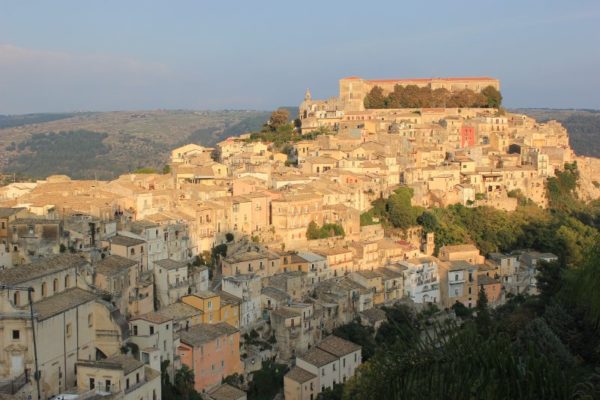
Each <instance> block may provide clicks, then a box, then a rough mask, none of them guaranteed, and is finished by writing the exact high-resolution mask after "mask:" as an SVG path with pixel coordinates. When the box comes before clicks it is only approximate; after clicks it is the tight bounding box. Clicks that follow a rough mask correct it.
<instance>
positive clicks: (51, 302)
mask: <svg viewBox="0 0 600 400" xmlns="http://www.w3.org/2000/svg"><path fill="white" fill-rule="evenodd" d="M96 298H97V296H96V294H94V293H92V292H88V291H86V290H83V289H79V288H73V289H68V290H65V291H64V292H61V293H58V294H55V295H53V296H50V297H47V298H45V299H43V300H40V301H38V302H36V303H33V312H34V313H35V314H37V319H38V320H44V319H48V318H50V317H53V316H55V315H58V314H61V313H63V312H65V311H67V310H70V309H71V308H73V307H76V306H79V305H81V304H85V303H89V302H91V301H94V300H96Z"/></svg>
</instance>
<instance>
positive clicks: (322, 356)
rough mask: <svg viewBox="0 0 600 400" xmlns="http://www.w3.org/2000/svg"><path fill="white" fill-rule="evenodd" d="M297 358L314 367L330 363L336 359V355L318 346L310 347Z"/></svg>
mask: <svg viewBox="0 0 600 400" xmlns="http://www.w3.org/2000/svg"><path fill="white" fill-rule="evenodd" d="M298 358H300V359H302V360H304V361H306V362H307V363H309V364H311V365H314V366H316V367H322V366H324V365H327V364H331V363H332V362H335V361H337V359H338V357H336V356H334V355H333V354H332V353H329V352H327V351H325V350H321V349H320V348H319V347H313V348H311V349H310V350H308V351H307V352H306V353H305V354H304V355H303V356H301V357H298Z"/></svg>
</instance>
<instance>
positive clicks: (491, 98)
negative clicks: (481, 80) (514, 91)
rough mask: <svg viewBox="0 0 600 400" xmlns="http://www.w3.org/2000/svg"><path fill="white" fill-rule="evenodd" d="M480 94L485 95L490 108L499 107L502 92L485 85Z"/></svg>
mask: <svg viewBox="0 0 600 400" xmlns="http://www.w3.org/2000/svg"><path fill="white" fill-rule="evenodd" d="M481 94H482V95H484V96H485V98H486V103H487V106H488V107H490V108H499V107H500V106H501V105H502V94H500V92H499V91H498V89H496V88H495V87H493V86H491V85H490V86H487V87H485V88H484V89H483V90H482V91H481Z"/></svg>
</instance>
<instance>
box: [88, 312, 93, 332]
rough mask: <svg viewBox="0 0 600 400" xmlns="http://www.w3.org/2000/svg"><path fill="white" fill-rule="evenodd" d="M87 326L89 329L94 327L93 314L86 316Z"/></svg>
mask: <svg viewBox="0 0 600 400" xmlns="http://www.w3.org/2000/svg"><path fill="white" fill-rule="evenodd" d="M88 326H89V327H90V328H91V327H92V326H94V314H92V313H89V314H88Z"/></svg>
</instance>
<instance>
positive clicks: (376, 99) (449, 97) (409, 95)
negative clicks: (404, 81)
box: [364, 85, 502, 108]
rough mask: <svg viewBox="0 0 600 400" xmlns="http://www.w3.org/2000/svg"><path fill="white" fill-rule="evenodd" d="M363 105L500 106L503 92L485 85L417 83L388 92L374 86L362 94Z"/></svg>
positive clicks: (409, 106) (367, 106) (371, 106)
mask: <svg viewBox="0 0 600 400" xmlns="http://www.w3.org/2000/svg"><path fill="white" fill-rule="evenodd" d="M364 104H365V108H424V107H459V108H461V107H481V108H499V107H500V105H501V104H502V95H501V94H500V92H499V91H498V90H497V89H496V88H494V87H493V86H488V87H486V88H484V89H483V90H482V91H481V93H477V92H474V91H473V90H470V89H463V90H459V91H456V92H450V91H449V90H447V89H433V90H432V89H431V88H429V87H418V86H416V85H408V86H401V85H396V86H394V90H393V91H392V92H391V93H389V94H388V95H387V96H385V95H384V93H383V89H382V88H381V87H379V86H375V87H374V88H373V89H371V91H370V92H369V93H368V94H367V95H366V96H365V100H364Z"/></svg>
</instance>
